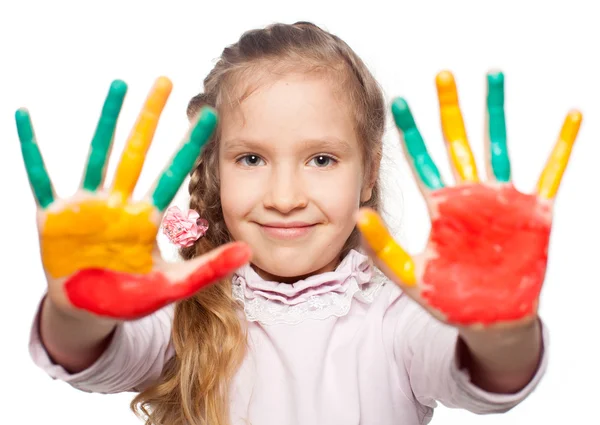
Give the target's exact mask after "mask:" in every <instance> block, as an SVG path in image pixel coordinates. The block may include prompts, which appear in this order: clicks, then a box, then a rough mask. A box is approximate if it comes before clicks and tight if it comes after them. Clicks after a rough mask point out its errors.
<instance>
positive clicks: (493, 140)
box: [487, 72, 511, 182]
mask: <svg viewBox="0 0 600 425" xmlns="http://www.w3.org/2000/svg"><path fill="white" fill-rule="evenodd" d="M487 83H488V93H487V109H488V122H489V126H488V132H489V133H488V137H489V141H490V161H491V165H492V172H493V173H494V176H495V178H496V180H498V181H500V182H508V181H510V178H511V169H510V158H509V155H508V147H507V137H506V116H505V113H504V74H503V73H502V72H490V73H488V75H487Z"/></svg>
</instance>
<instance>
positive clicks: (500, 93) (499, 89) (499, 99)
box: [487, 71, 504, 107]
mask: <svg viewBox="0 0 600 425" xmlns="http://www.w3.org/2000/svg"><path fill="white" fill-rule="evenodd" d="M487 82H488V95H487V104H488V107H503V106H504V74H503V73H502V72H499V71H498V72H490V73H489V74H488V75H487Z"/></svg>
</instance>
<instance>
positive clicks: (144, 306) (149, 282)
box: [65, 243, 250, 320]
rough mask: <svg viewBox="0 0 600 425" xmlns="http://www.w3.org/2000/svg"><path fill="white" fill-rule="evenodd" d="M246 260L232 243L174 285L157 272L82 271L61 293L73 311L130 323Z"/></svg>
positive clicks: (246, 251)
mask: <svg viewBox="0 0 600 425" xmlns="http://www.w3.org/2000/svg"><path fill="white" fill-rule="evenodd" d="M249 260H250V249H249V248H248V247H247V246H246V245H245V244H241V243H239V244H237V243H236V244H232V245H231V246H230V247H228V248H226V249H224V250H223V251H222V252H221V253H220V254H219V255H218V256H216V257H215V258H213V259H212V260H210V261H208V262H206V263H204V264H203V265H201V266H199V267H198V268H197V269H196V270H195V271H194V272H192V273H191V274H190V275H189V276H188V277H187V278H186V279H184V280H181V281H178V282H171V281H170V280H169V279H168V278H167V277H166V276H165V275H164V274H162V273H161V272H159V271H153V272H151V273H149V274H146V275H135V274H130V273H123V272H115V271H111V270H106V269H86V270H81V271H79V272H77V273H76V274H74V275H73V276H72V277H71V278H70V279H69V280H68V281H67V282H66V284H65V291H66V293H67V297H68V298H69V300H70V301H71V303H72V304H73V305H74V306H75V307H78V308H81V309H84V310H87V311H90V312H92V313H95V314H97V315H101V316H108V317H113V318H117V319H123V320H132V319H136V318H140V317H143V316H146V315H148V314H151V313H153V312H154V311H156V310H158V309H160V308H162V307H164V306H166V305H168V304H171V303H173V302H175V301H178V300H181V299H184V298H187V297H190V296H192V295H194V294H195V293H196V292H198V291H199V290H200V289H202V288H203V287H205V286H207V285H209V284H211V283H213V282H216V281H217V280H219V279H221V278H224V277H226V276H227V275H229V274H230V273H232V272H234V271H235V270H236V269H238V268H239V267H241V266H242V265H244V264H246V263H247V262H248V261H249Z"/></svg>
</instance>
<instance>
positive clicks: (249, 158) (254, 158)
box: [237, 155, 264, 167]
mask: <svg viewBox="0 0 600 425" xmlns="http://www.w3.org/2000/svg"><path fill="white" fill-rule="evenodd" d="M261 161H262V158H261V157H260V156H258V155H244V156H242V157H241V158H239V159H238V160H237V162H241V163H242V164H243V165H246V166H248V167H257V166H259V165H261ZM263 162H264V161H263Z"/></svg>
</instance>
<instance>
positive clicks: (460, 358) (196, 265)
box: [17, 23, 580, 425]
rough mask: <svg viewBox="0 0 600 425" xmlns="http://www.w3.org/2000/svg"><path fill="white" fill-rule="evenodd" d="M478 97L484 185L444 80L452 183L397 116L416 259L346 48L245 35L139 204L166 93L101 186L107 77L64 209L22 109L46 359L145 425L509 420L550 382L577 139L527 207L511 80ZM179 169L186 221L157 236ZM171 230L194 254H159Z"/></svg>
mask: <svg viewBox="0 0 600 425" xmlns="http://www.w3.org/2000/svg"><path fill="white" fill-rule="evenodd" d="M489 82H490V86H489V90H490V91H489V97H488V112H489V114H488V120H489V125H490V129H489V139H490V140H489V141H488V145H489V149H488V160H489V162H490V164H491V166H490V168H489V169H488V177H490V182H489V183H488V182H486V183H481V182H480V181H479V177H478V171H477V168H476V166H475V163H474V161H473V158H472V154H471V152H470V149H469V148H468V144H467V142H466V136H465V134H464V126H463V125H462V118H461V116H460V111H459V109H458V103H457V98H456V88H455V85H454V80H453V79H452V76H451V74H449V73H441V74H440V75H439V76H438V80H437V84H438V90H439V95H440V107H441V111H442V125H443V127H444V134H445V135H446V137H447V139H448V140H447V141H448V148H449V152H450V156H451V158H452V160H453V164H454V166H455V169H456V178H457V180H458V183H459V185H458V186H457V187H454V188H448V187H445V185H444V183H443V181H442V179H441V178H440V175H439V172H438V171H437V168H436V166H435V164H433V162H432V161H431V158H430V157H429V155H428V153H427V150H426V149H425V145H424V144H423V141H422V139H421V136H420V134H419V132H418V130H417V128H416V126H415V124H414V120H413V118H412V116H411V114H410V110H409V109H408V106H407V104H406V102H404V101H403V100H401V99H398V100H396V101H395V102H394V104H393V107H392V110H393V113H394V118H395V120H396V123H397V125H398V127H399V128H400V130H401V134H402V135H403V142H404V146H405V148H406V152H407V154H408V158H409V159H410V161H411V164H412V166H413V168H414V170H415V175H416V176H417V177H418V179H419V184H420V186H421V188H422V190H423V193H424V195H425V196H426V198H427V200H428V204H429V207H430V214H431V217H432V234H431V237H430V241H429V245H428V248H427V250H426V251H425V253H424V254H423V255H421V256H415V257H410V256H409V255H408V254H406V253H405V252H404V251H403V250H402V249H401V248H400V247H399V246H398V245H396V244H395V243H394V242H393V241H392V240H391V238H390V236H389V234H388V233H387V231H386V230H385V229H384V228H383V227H382V226H383V225H382V223H381V220H380V219H379V216H378V215H377V213H376V212H377V211H378V210H379V208H380V203H381V198H380V186H379V180H378V179H379V164H380V159H381V152H382V137H383V134H384V128H385V125H384V119H385V105H384V98H383V96H382V92H381V91H380V89H379V87H378V85H377V83H376V81H375V80H374V78H373V76H372V75H371V74H370V73H369V71H368V70H367V68H366V67H365V65H364V64H363V62H362V61H361V60H360V59H359V58H358V57H357V56H356V54H355V53H354V52H353V51H352V50H351V49H350V48H349V47H348V46H347V45H346V44H345V43H344V42H343V41H342V40H340V39H339V38H337V37H336V36H334V35H331V34H329V33H327V32H325V31H324V30H322V29H320V28H318V27H316V26H314V25H312V24H309V23H296V24H294V25H272V26H270V27H268V28H265V29H260V30H255V31H250V32H247V33H245V34H244V35H243V36H242V37H241V39H240V40H239V41H238V42H237V43H236V44H234V45H232V46H229V47H227V48H226V49H225V50H224V51H223V54H222V57H221V59H220V60H219V61H218V63H217V64H216V66H215V67H214V69H213V70H212V71H211V72H210V74H209V75H208V77H207V78H206V79H205V81H204V91H203V93H201V94H199V95H197V96H195V97H194V98H193V99H192V100H191V102H190V104H189V107H188V117H189V118H190V120H191V121H192V122H193V123H195V126H194V127H193V130H192V131H191V132H190V134H189V135H188V136H187V137H186V139H185V141H184V143H183V145H182V147H181V149H180V151H179V153H178V154H177V155H175V156H174V157H173V159H172V160H171V162H170V163H169V165H168V167H167V169H166V170H165V172H164V173H163V174H162V175H161V176H160V178H159V179H158V180H157V183H156V185H155V186H154V187H153V188H152V190H151V191H150V192H149V196H148V197H147V198H146V199H145V200H143V201H133V200H131V199H130V196H131V193H132V191H133V188H134V186H135V184H136V182H137V179H138V177H139V174H140V170H141V167H142V163H143V158H144V155H145V153H146V150H147V149H148V146H149V143H150V140H151V139H152V134H153V132H154V129H155V128H156V125H157V120H158V116H159V115H160V112H161V110H162V108H163V107H164V104H165V102H166V98H167V97H168V94H169V92H170V90H171V86H170V83H169V81H168V80H166V79H164V78H163V79H159V80H158V82H157V84H156V86H155V87H154V89H153V92H152V93H151V95H150V96H149V98H148V100H147V102H146V105H145V107H144V110H143V111H142V114H141V115H140V118H139V120H138V122H137V124H136V128H135V129H134V131H133V132H132V135H131V137H130V139H129V142H128V143H127V146H126V148H125V152H124V153H123V156H122V158H121V162H120V163H119V166H118V168H117V172H116V176H115V179H114V182H113V184H112V186H111V187H110V188H107V189H102V183H103V180H104V170H105V165H106V158H107V155H108V152H109V151H110V144H111V141H112V137H113V133H114V128H115V123H116V120H117V116H118V114H119V110H120V108H121V105H122V102H123V98H124V95H125V91H126V87H125V85H124V84H123V83H122V82H115V83H113V85H112V86H111V91H110V92H109V95H108V98H107V101H106V103H105V106H104V109H103V113H102V118H101V119H100V122H99V124H98V129H97V131H96V134H95V136H94V139H93V141H92V147H91V149H90V154H89V161H88V166H87V169H86V174H85V176H84V179H83V181H82V186H81V190H80V191H79V192H78V193H77V194H76V195H75V196H74V197H73V198H72V199H69V200H57V199H55V196H54V192H53V190H52V186H51V183H50V180H49V179H48V176H47V173H46V171H45V168H44V166H43V163H42V159H41V156H40V155H39V150H38V149H37V145H36V142H35V137H34V133H33V130H32V127H31V124H30V121H29V115H28V113H27V111H25V110H20V111H18V112H17V125H18V130H19V136H20V138H21V143H22V147H23V155H24V160H25V163H26V168H27V171H28V174H29V178H30V183H31V186H32V189H33V192H34V195H35V198H36V200H37V202H38V206H39V214H38V225H39V227H40V243H41V252H42V260H43V264H44V268H45V270H46V274H47V278H48V293H47V296H45V298H44V301H43V302H42V303H41V306H40V310H39V313H38V315H37V317H36V320H35V322H34V326H33V329H32V333H31V343H30V350H31V354H32V356H33V359H34V361H35V363H36V364H37V365H38V366H39V367H41V368H43V369H44V370H45V371H47V373H48V374H49V375H50V376H52V377H53V378H55V379H60V380H63V381H66V382H68V383H70V384H71V385H72V386H74V387H75V388H78V389H80V390H83V391H90V392H99V393H117V392H123V391H136V392H139V395H137V397H136V398H135V400H134V401H133V403H132V407H133V408H134V409H135V411H136V412H137V413H138V414H139V415H140V416H143V417H145V418H146V423H147V424H156V425H158V424H161V425H176V424H189V425H191V424H211V425H217V424H248V423H251V424H260V425H269V424H378V425H383V424H390V425H391V424H403V425H413V424H414V425H417V424H425V423H428V422H429V421H430V419H431V417H432V414H433V409H434V407H435V406H436V402H441V403H443V404H444V405H446V406H450V407H457V408H463V409H468V410H470V411H472V412H476V413H482V414H483V413H493V412H505V411H507V410H509V409H511V408H512V407H513V406H515V405H517V404H518V403H520V402H521V401H522V400H524V399H525V398H526V397H527V396H528V395H529V394H530V393H531V392H532V391H533V390H534V388H535V387H536V385H537V384H538V382H539V381H540V379H541V377H542V375H543V373H544V370H545V365H546V361H547V353H546V352H545V351H544V349H543V347H544V344H545V341H546V340H545V338H546V336H545V335H546V333H545V332H544V331H543V329H544V328H543V326H542V325H541V322H540V321H539V319H538V317H537V300H538V296H539V292H540V288H541V283H542V280H543V275H544V271H545V265H546V251H547V244H548V240H549V233H550V218H551V215H550V213H551V206H552V202H551V201H552V198H553V196H554V194H555V192H556V187H557V185H558V182H559V180H560V175H562V172H563V171H564V168H565V165H566V156H565V154H564V152H565V149H564V148H565V146H568V147H570V146H571V145H572V143H573V141H574V139H575V134H576V133H577V128H578V125H579V120H580V116H579V115H578V114H577V113H575V112H574V113H572V114H571V115H569V117H568V119H567V121H566V122H565V127H564V129H563V130H564V131H563V133H561V139H560V140H559V144H560V143H562V145H560V147H562V150H561V149H558V147H559V145H557V149H558V150H557V151H556V152H555V155H554V156H553V157H552V158H551V160H550V163H549V165H548V168H547V170H549V171H546V172H545V174H544V175H543V178H542V179H541V180H540V185H539V188H538V192H537V193H536V194H535V195H523V194H519V193H517V192H516V191H515V190H514V189H513V188H512V185H511V184H510V165H509V163H508V156H507V155H506V140H505V133H504V116H503V93H502V90H503V87H502V85H503V81H502V75H501V74H491V75H490V77H489ZM212 108H214V110H216V111H217V112H218V116H219V122H218V125H217V124H216V121H215V115H214V113H213V112H212V111H213V109H212ZM215 126H216V127H215ZM215 128H216V129H215ZM213 130H214V133H213ZM205 142H206V145H205V146H203V144H204V143H205ZM201 149H202V153H201V155H200V156H199V160H198V161H196V158H198V154H199V152H200V150H201ZM561 152H562V153H561ZM567 155H568V153H567ZM192 168H193V169H192ZM190 170H191V181H190V185H189V192H190V196H191V199H190V211H189V212H181V211H173V210H169V211H168V212H167V214H166V216H165V217H164V220H163V211H165V209H166V207H167V206H168V205H169V203H170V202H171V200H172V199H173V196H174V195H175V193H176V191H177V188H178V187H179V186H180V185H181V183H182V182H183V180H184V178H185V176H186V175H187V174H188V172H189V171H190ZM199 218H200V219H201V220H198V219H199ZM204 220H205V221H204ZM161 221H162V223H163V228H164V231H165V232H166V233H167V234H168V235H170V237H171V238H172V241H174V242H176V243H178V244H180V245H181V246H183V248H182V249H181V253H182V256H183V257H184V258H185V259H186V260H189V261H185V262H180V263H171V264H169V263H166V262H164V261H163V260H161V258H160V255H159V253H158V249H157V245H156V242H155V237H156V233H157V230H158V228H159V224H160V223H161ZM357 223H358V228H359V229H360V231H361V232H362V235H363V236H364V240H365V241H366V244H365V247H366V249H367V251H366V253H365V252H364V251H362V250H360V249H359V242H360V240H359V230H358V229H357ZM248 247H251V252H252V258H250V250H249V249H248ZM379 270H381V271H379ZM231 276H233V278H231ZM209 284H210V285H209Z"/></svg>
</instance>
